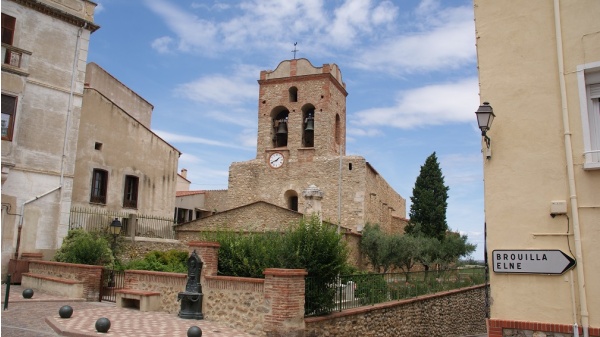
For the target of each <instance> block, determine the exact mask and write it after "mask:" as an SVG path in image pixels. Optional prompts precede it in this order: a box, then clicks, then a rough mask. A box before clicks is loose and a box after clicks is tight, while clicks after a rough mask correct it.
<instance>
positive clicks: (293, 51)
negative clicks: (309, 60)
mask: <svg viewBox="0 0 600 337" xmlns="http://www.w3.org/2000/svg"><path fill="white" fill-rule="evenodd" d="M297 44H298V42H294V50H292V53H294V60H295V59H296V52H297V51H298V49H297V48H296V45H297Z"/></svg>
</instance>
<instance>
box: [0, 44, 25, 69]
mask: <svg viewBox="0 0 600 337" xmlns="http://www.w3.org/2000/svg"><path fill="white" fill-rule="evenodd" d="M31 54H32V53H31V52H30V51H27V50H24V49H21V48H18V47H15V46H11V45H9V44H6V43H3V44H2V70H3V71H11V72H14V73H17V74H20V75H25V76H27V75H29V73H28V69H29V59H30V57H31Z"/></svg>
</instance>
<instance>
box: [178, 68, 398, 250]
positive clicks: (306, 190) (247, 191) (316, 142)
mask: <svg viewBox="0 0 600 337" xmlns="http://www.w3.org/2000/svg"><path fill="white" fill-rule="evenodd" d="M258 83H259V96H258V107H259V108H258V139H257V147H256V157H255V158H254V159H251V160H248V161H244V162H234V163H232V164H231V166H230V168H229V183H228V189H227V190H221V191H205V205H204V208H205V209H211V210H215V211H216V212H213V214H212V215H210V216H208V217H205V218H201V219H198V220H195V221H192V222H189V223H185V224H182V225H179V226H177V229H176V230H177V231H178V232H179V236H180V238H182V236H185V235H184V232H188V231H190V232H196V231H202V230H211V229H216V228H223V226H225V227H226V228H230V229H239V230H243V231H264V230H273V229H281V226H282V225H283V226H285V225H287V224H289V223H290V222H292V221H294V222H295V221H296V220H297V219H299V218H301V217H302V216H304V215H310V214H312V213H317V214H319V216H320V217H321V219H322V220H324V221H327V222H329V223H332V224H339V225H340V226H341V228H343V229H344V231H345V232H360V231H361V230H362V229H363V228H364V225H365V224H366V223H373V224H379V225H380V226H381V227H382V229H384V230H385V231H388V232H402V231H403V228H404V225H405V224H406V219H405V216H406V200H405V199H404V198H402V197H401V196H400V195H399V194H398V193H397V192H396V191H394V189H393V188H392V187H391V186H390V185H389V184H388V183H387V182H386V181H385V179H384V178H383V177H382V176H380V175H379V173H377V171H376V170H375V169H374V168H373V167H372V166H371V165H370V164H369V163H368V162H367V160H366V159H365V158H363V157H361V156H348V155H346V96H347V95H348V93H347V91H346V85H345V83H344V82H343V81H342V73H341V71H340V69H339V67H338V66H337V65H336V64H324V65H323V66H322V67H315V66H313V65H312V64H311V63H310V62H309V61H308V60H307V59H293V60H286V61H283V62H281V63H280V64H279V65H278V66H277V68H276V69H275V70H273V71H270V70H269V71H261V73H260V80H259V81H258Z"/></svg>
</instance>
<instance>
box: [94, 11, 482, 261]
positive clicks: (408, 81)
mask: <svg viewBox="0 0 600 337" xmlns="http://www.w3.org/2000/svg"><path fill="white" fill-rule="evenodd" d="M95 2H96V3H98V7H97V8H96V12H95V22H96V23H97V24H99V25H100V26H101V28H100V29H99V30H98V31H96V32H95V33H93V34H92V36H91V41H90V47H89V48H90V50H89V55H88V61H90V62H95V63H97V64H98V65H99V66H100V67H102V68H104V69H105V70H106V71H108V72H109V73H111V74H112V75H113V76H115V77H116V78H117V79H119V80H120V81H121V82H122V83H123V84H125V85H127V86H128V87H130V88H131V89H132V90H134V91H135V92H137V93H138V94H139V95H141V96H142V97H144V98H145V99H146V100H148V101H149V102H150V103H151V104H153V105H154V112H153V116H152V130H153V131H154V132H156V133H157V134H158V135H160V136H161V137H162V138H163V139H165V140H166V141H168V142H169V143H171V144H172V145H173V146H175V147H176V148H177V149H179V150H180V151H182V152H183V154H182V155H181V157H180V159H179V169H180V170H181V169H182V168H185V169H187V170H188V179H189V180H191V181H192V185H191V189H193V190H212V189H226V188H227V178H228V169H229V165H230V164H231V163H232V162H239V161H246V160H250V159H253V158H254V157H255V156H256V134H257V114H258V111H257V107H258V83H257V80H258V79H259V76H260V71H261V70H273V69H275V68H276V67H277V65H278V64H279V63H280V62H281V61H283V60H286V59H292V58H293V57H294V55H293V53H292V50H293V49H294V43H295V42H297V43H298V44H297V50H298V51H297V54H296V57H297V58H307V59H308V60H309V61H310V62H311V63H312V64H313V65H314V66H317V67H319V66H322V65H323V64H327V63H335V64H337V65H338V66H339V67H340V69H341V71H342V76H343V80H344V82H345V83H346V89H347V91H348V97H347V114H348V116H347V137H348V139H347V141H348V142H347V150H346V153H347V154H348V155H360V156H363V157H365V158H366V159H367V161H368V162H369V163H370V164H371V165H373V167H374V168H375V169H376V170H377V171H378V172H379V173H380V174H381V175H382V176H383V177H384V178H385V179H386V180H387V181H388V183H389V184H390V185H391V186H392V187H393V188H394V189H395V190H396V191H397V192H398V193H400V195H402V197H404V198H405V199H406V200H407V214H406V216H407V217H408V211H409V209H410V197H411V195H412V189H413V187H414V183H415V180H416V177H417V176H418V174H419V170H420V167H421V165H423V164H424V163H425V159H426V158H427V157H428V156H429V155H431V154H432V153H433V152H434V151H435V152H436V154H437V156H438V159H439V161H440V164H441V168H442V172H443V174H444V176H445V182H446V185H448V186H449V187H450V191H449V199H448V212H447V220H448V225H449V227H450V228H451V229H452V230H455V231H460V232H461V233H463V234H467V235H468V236H469V242H471V243H473V244H477V251H476V252H475V253H474V254H473V258H476V259H483V249H484V247H483V246H484V243H483V222H484V217H483V174H482V171H483V170H482V157H481V143H480V141H481V136H480V132H479V130H478V129H477V123H476V118H475V113H474V112H475V111H476V110H477V107H478V106H479V97H478V92H479V91H478V80H477V62H476V61H477V59H476V53H475V28H474V22H473V4H472V1H470V0H444V1H437V0H422V1H417V0H396V1H376V0H247V1H233V0H231V1H229V0H223V1H213V0H203V1H202V0H195V1H194V0H170V1H167V0H127V1H122V0H95Z"/></svg>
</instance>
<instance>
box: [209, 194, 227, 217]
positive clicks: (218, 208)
mask: <svg viewBox="0 0 600 337" xmlns="http://www.w3.org/2000/svg"><path fill="white" fill-rule="evenodd" d="M227 197H228V194H227V190H208V191H205V192H204V209H206V210H207V211H213V212H222V211H224V210H226V209H229V202H228V201H227Z"/></svg>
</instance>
